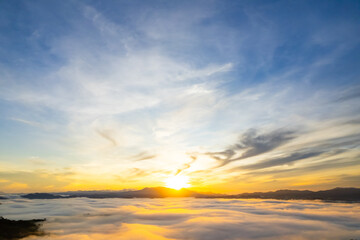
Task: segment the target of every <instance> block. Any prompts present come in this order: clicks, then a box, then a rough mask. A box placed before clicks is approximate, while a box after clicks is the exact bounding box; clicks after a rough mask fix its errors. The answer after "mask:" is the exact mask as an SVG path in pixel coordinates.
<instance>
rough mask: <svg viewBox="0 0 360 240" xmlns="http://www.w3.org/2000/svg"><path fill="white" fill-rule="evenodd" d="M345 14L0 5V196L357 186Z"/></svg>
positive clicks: (196, 6)
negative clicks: (171, 185) (180, 184)
mask: <svg viewBox="0 0 360 240" xmlns="http://www.w3.org/2000/svg"><path fill="white" fill-rule="evenodd" d="M359 43H360V2H359V1H354V0H349V1H306V0H305V1H230V0H226V1H220V0H218V1H216V0H210V1H165V0H159V1H157V0H151V1H137V0H135V1H125V0H121V1H110V0H109V1H91V0H83V1H73V0H66V1H55V0H50V1H49V0H46V1H45V0H33V1H25V0H14V1H0V191H2V192H35V191H42V192H56V191H70V190H100V189H111V190H117V189H141V188H143V187H153V186H166V183H167V182H168V181H169V179H173V178H174V177H179V178H180V179H186V181H187V183H186V186H188V187H189V188H190V189H193V190H197V191H211V192H219V193H241V192H253V191H270V190H276V189H285V188H286V189H310V190H320V189H328V188H333V187H359V182H360V149H359V144H360V118H359V116H360V104H359V103H360V101H359V100H360V80H359V76H360V68H359V67H358V63H359V62H360V44H359Z"/></svg>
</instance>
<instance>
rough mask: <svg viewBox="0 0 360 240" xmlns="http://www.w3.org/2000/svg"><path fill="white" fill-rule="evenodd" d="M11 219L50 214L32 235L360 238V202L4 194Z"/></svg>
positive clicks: (231, 239)
mask: <svg viewBox="0 0 360 240" xmlns="http://www.w3.org/2000/svg"><path fill="white" fill-rule="evenodd" d="M2 203H3V204H2V205H0V211H1V214H2V215H3V216H4V217H6V218H11V219H31V218H45V217H46V218H47V221H46V222H45V224H44V225H43V228H44V230H45V231H47V232H48V233H49V235H47V236H44V237H29V238H27V239H29V240H30V239H34V240H35V239H38V240H40V239H42V240H45V239H59V240H60V239H67V240H70V239H79V240H80V239H81V240H82V239H99V240H100V239H138V240H143V239H183V240H185V239H188V240H219V239H227V240H242V239H268V240H269V239H284V240H285V239H290V240H295V239H296V240H299V239H301V240H310V239H329V240H330V239H334V240H335V239H336V240H338V239H356V238H359V236H360V230H359V229H360V217H359V216H360V205H359V204H358V203H331V202H320V201H280V200H224V199H181V198H180V199H87V198H77V199H55V200H24V199H12V200H4V201H2Z"/></svg>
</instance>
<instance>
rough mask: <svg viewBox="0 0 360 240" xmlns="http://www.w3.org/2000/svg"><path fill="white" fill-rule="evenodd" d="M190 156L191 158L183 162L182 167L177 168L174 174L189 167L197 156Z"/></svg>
mask: <svg viewBox="0 0 360 240" xmlns="http://www.w3.org/2000/svg"><path fill="white" fill-rule="evenodd" d="M190 158H191V159H192V160H191V161H190V162H188V163H185V164H184V165H183V167H182V168H179V169H178V170H177V171H176V173H175V176H176V175H178V174H179V173H181V172H182V171H184V170H186V169H188V168H190V167H191V164H193V163H194V162H195V161H196V159H197V157H195V156H190Z"/></svg>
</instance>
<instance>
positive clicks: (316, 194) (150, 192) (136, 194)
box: [22, 187, 360, 201]
mask: <svg viewBox="0 0 360 240" xmlns="http://www.w3.org/2000/svg"><path fill="white" fill-rule="evenodd" d="M22 197H23V198H28V199H57V198H76V197H86V198H167V197H194V198H260V199H282V200H290V199H304V200H329V201H360V188H334V189H330V190H323V191H309V190H278V191H272V192H254V193H241V194H235V195H225V194H216V193H198V192H195V191H191V190H188V189H184V188H183V189H180V190H175V189H171V188H166V187H152V188H144V189H141V190H125V191H84V192H83V191H76V192H61V193H30V194H25V195H22Z"/></svg>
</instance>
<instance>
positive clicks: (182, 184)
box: [165, 175, 190, 190]
mask: <svg viewBox="0 0 360 240" xmlns="http://www.w3.org/2000/svg"><path fill="white" fill-rule="evenodd" d="M165 184H166V187H168V188H173V189H176V190H179V189H181V188H187V187H190V184H189V178H188V177H187V176H181V175H177V176H173V177H170V178H168V179H166V180H165Z"/></svg>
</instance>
